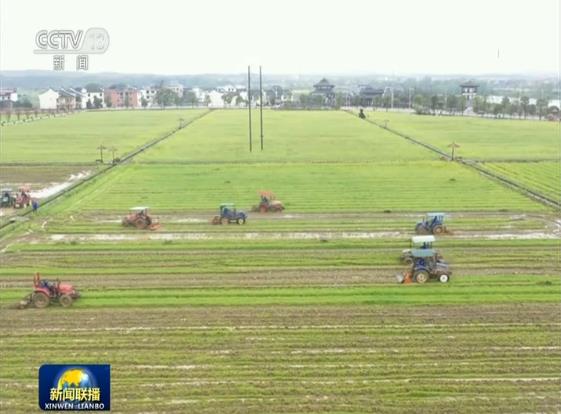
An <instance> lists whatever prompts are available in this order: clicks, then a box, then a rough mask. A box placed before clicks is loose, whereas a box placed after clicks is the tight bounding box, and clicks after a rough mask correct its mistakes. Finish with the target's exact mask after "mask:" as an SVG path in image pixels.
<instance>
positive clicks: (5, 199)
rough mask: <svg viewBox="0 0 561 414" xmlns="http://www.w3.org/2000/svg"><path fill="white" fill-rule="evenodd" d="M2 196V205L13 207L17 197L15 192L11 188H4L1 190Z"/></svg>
mask: <svg viewBox="0 0 561 414" xmlns="http://www.w3.org/2000/svg"><path fill="white" fill-rule="evenodd" d="M0 193H1V195H2V198H1V199H0V207H1V208H11V207H13V206H14V204H15V203H16V197H15V196H14V192H13V190H12V189H11V188H3V189H2V190H0Z"/></svg>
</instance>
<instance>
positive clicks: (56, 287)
mask: <svg viewBox="0 0 561 414" xmlns="http://www.w3.org/2000/svg"><path fill="white" fill-rule="evenodd" d="M79 297H80V293H79V292H78V291H77V290H76V289H75V288H74V286H73V285H71V284H69V283H61V282H60V280H58V279H57V280H56V281H50V280H46V279H43V280H41V275H40V274H39V273H35V275H34V276H33V293H30V294H29V295H27V296H26V297H25V298H23V299H22V300H21V302H20V304H19V305H20V308H22V309H23V308H27V307H28V306H30V305H33V306H34V307H36V308H46V307H47V306H49V305H50V304H51V303H59V304H60V305H61V306H62V307H64V308H67V307H68V306H70V305H72V303H74V301H75V300H76V299H78V298H79Z"/></svg>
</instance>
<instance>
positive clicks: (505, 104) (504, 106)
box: [500, 96, 511, 116]
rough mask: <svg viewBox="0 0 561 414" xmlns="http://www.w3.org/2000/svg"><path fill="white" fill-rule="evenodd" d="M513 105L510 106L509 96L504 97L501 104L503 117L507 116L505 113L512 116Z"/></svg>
mask: <svg viewBox="0 0 561 414" xmlns="http://www.w3.org/2000/svg"><path fill="white" fill-rule="evenodd" d="M510 107H511V105H510V99H509V98H508V96H504V97H503V100H502V102H501V106H500V108H501V113H502V114H503V116H504V115H505V113H508V114H510V111H511V108H510Z"/></svg>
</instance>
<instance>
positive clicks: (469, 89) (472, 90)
mask: <svg viewBox="0 0 561 414" xmlns="http://www.w3.org/2000/svg"><path fill="white" fill-rule="evenodd" d="M460 88H462V96H465V98H466V103H467V106H468V107H471V106H473V100H474V99H475V97H476V96H477V88H479V85H477V84H476V83H474V82H472V81H468V82H464V83H462V84H461V85H460Z"/></svg>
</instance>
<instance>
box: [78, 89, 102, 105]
mask: <svg viewBox="0 0 561 414" xmlns="http://www.w3.org/2000/svg"><path fill="white" fill-rule="evenodd" d="M82 91H85V92H83V94H84V100H85V106H84V107H85V108H87V107H88V102H90V105H91V107H92V108H94V102H95V98H97V99H98V100H101V107H102V108H105V100H104V99H103V89H99V90H98V91H88V90H85V89H82Z"/></svg>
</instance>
